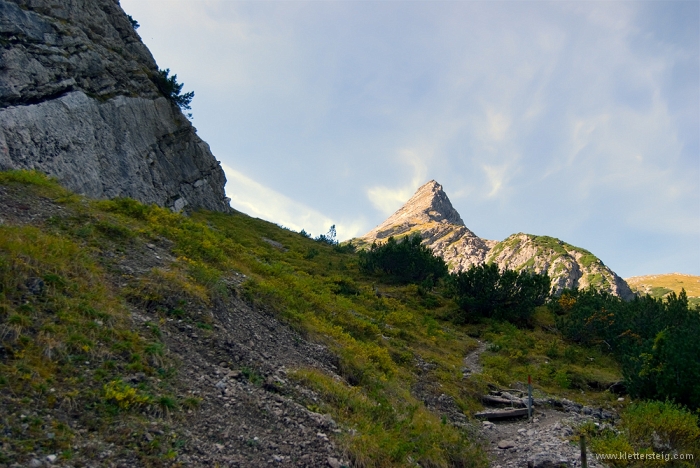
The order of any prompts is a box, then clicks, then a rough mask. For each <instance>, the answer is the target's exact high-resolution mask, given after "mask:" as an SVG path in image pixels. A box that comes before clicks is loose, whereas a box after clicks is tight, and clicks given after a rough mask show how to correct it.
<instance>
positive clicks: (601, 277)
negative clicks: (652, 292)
mask: <svg viewBox="0 0 700 468" xmlns="http://www.w3.org/2000/svg"><path fill="white" fill-rule="evenodd" d="M486 262H488V263H495V264H497V265H498V266H499V268H501V269H504V268H508V269H510V270H517V271H520V270H523V269H525V270H529V271H534V272H536V273H544V272H546V273H547V274H548V275H549V277H550V278H551V279H552V287H553V288H554V290H555V293H559V292H561V291H562V290H563V289H571V288H579V289H585V288H588V287H593V288H595V289H599V290H603V291H607V292H609V293H611V294H614V295H615V296H619V297H622V298H623V299H627V300H630V299H632V298H634V293H633V292H632V290H631V289H630V287H629V286H628V285H627V283H626V282H625V280H623V279H622V278H620V277H619V276H618V275H617V274H616V273H615V272H614V271H612V270H611V269H610V268H608V267H607V266H605V265H604V264H603V262H602V261H600V259H598V258H597V257H596V256H595V255H593V254H592V253H590V252H589V251H587V250H584V249H582V248H579V247H574V246H573V245H571V244H567V243H566V242H563V241H560V240H559V239H555V238H554V237H548V236H534V235H532V234H523V233H518V234H513V235H511V236H509V237H508V238H507V239H505V240H504V241H502V242H499V243H497V244H496V245H495V246H494V247H493V248H492V249H491V251H490V252H489V253H488V255H487V256H486Z"/></svg>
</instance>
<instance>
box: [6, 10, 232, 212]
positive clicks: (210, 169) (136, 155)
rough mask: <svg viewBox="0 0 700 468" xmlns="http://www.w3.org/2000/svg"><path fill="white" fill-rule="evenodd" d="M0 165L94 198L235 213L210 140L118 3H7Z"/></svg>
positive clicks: (177, 208) (178, 208)
mask: <svg viewBox="0 0 700 468" xmlns="http://www.w3.org/2000/svg"><path fill="white" fill-rule="evenodd" d="M0 40H2V41H3V48H2V49H0V170H7V169H36V170H39V171H41V172H44V173H47V174H49V175H52V176H55V177H56V178H58V180H59V181H60V182H61V183H63V184H64V185H66V186H67V187H68V188H70V189H72V190H74V191H76V192H79V193H83V194H85V195H88V196H91V197H95V198H111V197H132V198H135V199H137V200H139V201H142V202H145V203H156V204H158V205H161V206H168V207H171V208H173V209H175V210H180V209H183V208H185V207H188V208H205V209H209V210H215V211H228V210H230V207H229V204H228V200H227V199H226V196H225V193H224V184H225V183H226V179H225V176H224V172H223V170H222V169H221V167H220V165H219V163H218V161H217V160H216V158H214V156H213V155H212V154H211V151H210V150H209V146H208V145H207V144H206V143H205V142H204V141H202V140H201V139H200V138H199V137H198V136H197V133H196V130H195V128H194V127H193V126H192V125H191V124H190V122H189V120H188V119H187V118H186V117H185V116H184V115H183V114H182V112H181V111H180V109H179V108H178V107H177V106H176V105H174V104H173V103H172V102H171V101H170V100H168V99H166V98H165V97H164V96H163V95H162V93H161V92H160V91H159V90H158V87H157V86H156V84H155V82H154V79H155V77H156V75H157V73H158V68H157V66H156V63H155V60H154V59H153V57H152V56H151V53H150V52H149V51H148V49H147V48H146V46H145V45H144V44H143V43H142V42H141V39H140V37H139V36H138V34H137V33H136V32H135V30H134V27H133V26H132V24H131V22H130V21H129V18H128V17H127V16H126V14H125V13H124V11H123V10H122V9H121V7H120V6H119V3H118V2H116V1H114V0H89V1H85V0H61V1H58V0H0Z"/></svg>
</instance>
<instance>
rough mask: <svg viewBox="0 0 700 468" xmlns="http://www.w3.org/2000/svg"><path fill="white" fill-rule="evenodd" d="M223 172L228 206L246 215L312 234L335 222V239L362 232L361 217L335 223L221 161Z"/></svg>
mask: <svg viewBox="0 0 700 468" xmlns="http://www.w3.org/2000/svg"><path fill="white" fill-rule="evenodd" d="M221 167H222V168H223V169H224V172H225V173H226V179H227V183H226V195H227V196H228V197H229V198H230V199H231V206H232V207H233V208H235V209H236V210H238V211H242V212H243V213H246V214H248V215H250V216H253V217H256V218H261V219H265V220H268V221H272V222H274V223H277V224H280V225H282V226H285V227H287V228H290V229H292V230H295V231H301V230H302V229H304V230H306V232H309V233H311V234H313V235H314V236H316V235H318V234H325V233H326V232H327V231H328V228H330V227H331V225H333V224H335V226H336V231H337V233H338V239H339V240H346V239H350V238H352V237H356V236H358V235H361V234H364V232H363V231H364V230H365V229H366V227H365V226H366V223H365V222H364V221H363V220H352V221H350V222H342V221H340V222H338V221H336V220H333V219H331V218H330V217H328V216H325V215H323V214H322V213H319V212H318V211H316V210H314V209H313V208H310V207H308V206H306V205H303V204H301V203H299V202H296V201H294V200H292V199H291V198H289V197H287V196H285V195H282V194H281V193H279V192H277V191H275V190H273V189H271V188H268V187H265V186H263V185H262V184H259V183H258V182H256V181H254V180H252V179H250V178H249V177H246V176H245V175H243V174H241V173H240V172H238V171H236V170H234V169H233V168H231V167H229V166H227V165H226V164H222V165H221Z"/></svg>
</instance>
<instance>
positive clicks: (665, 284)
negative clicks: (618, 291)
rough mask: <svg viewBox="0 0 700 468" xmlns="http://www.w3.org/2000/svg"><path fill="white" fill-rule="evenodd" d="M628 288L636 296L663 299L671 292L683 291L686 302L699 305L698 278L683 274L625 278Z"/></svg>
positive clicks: (699, 283) (699, 282)
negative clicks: (685, 295) (686, 297)
mask: <svg viewBox="0 0 700 468" xmlns="http://www.w3.org/2000/svg"><path fill="white" fill-rule="evenodd" d="M625 281H626V282H627V284H629V286H630V288H632V290H633V291H634V292H636V293H637V294H642V295H644V294H649V295H651V296H652V297H656V298H664V297H666V296H667V295H668V294H670V293H671V292H675V293H676V294H678V293H680V292H681V290H682V289H685V292H686V294H687V295H688V302H690V304H691V305H700V276H697V275H688V274H684V273H664V274H659V275H645V276H633V277H631V278H625Z"/></svg>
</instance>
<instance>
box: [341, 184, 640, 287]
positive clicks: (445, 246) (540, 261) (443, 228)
mask: <svg viewBox="0 0 700 468" xmlns="http://www.w3.org/2000/svg"><path fill="white" fill-rule="evenodd" d="M416 233H417V234H419V235H420V236H421V238H422V239H423V244H425V245H427V246H428V247H430V249H431V250H432V251H433V252H434V253H435V254H436V255H439V256H440V257H442V258H443V259H444V260H445V262H446V263H447V265H448V266H449V268H450V271H452V272H459V271H465V270H467V269H469V268H470V267H471V266H472V265H479V264H482V263H495V264H497V265H498V266H499V267H500V268H501V269H505V268H508V269H510V270H516V271H520V270H523V269H524V270H529V271H533V272H536V273H544V272H547V273H548V274H549V276H550V277H551V278H552V288H553V289H554V291H555V293H559V292H561V291H562V290H563V289H565V288H581V289H583V288H587V287H594V288H596V289H599V290H604V291H607V292H610V293H611V294H614V295H616V296H620V297H622V298H624V299H632V298H633V297H634V293H633V292H632V291H631V290H630V288H629V286H628V285H627V283H625V281H624V280H623V279H622V278H620V277H619V276H618V275H617V274H615V272H614V271H612V270H611V269H610V268H608V267H607V266H605V265H604V264H603V262H602V261H600V259H598V258H597V257H596V256H595V255H593V254H592V253H590V252H588V251H587V250H584V249H581V248H578V247H574V246H573V245H570V244H567V243H565V242H562V241H560V240H559V239H555V238H553V237H547V236H534V235H531V234H522V233H519V234H513V235H511V236H509V237H508V238H507V239H505V240H504V241H502V242H498V241H492V240H487V239H482V238H480V237H479V236H477V235H476V234H474V233H473V232H472V231H470V230H469V229H468V228H467V227H466V226H465V225H464V221H462V218H461V217H460V215H459V213H458V212H457V210H455V209H454V207H453V206H452V203H450V200H449V198H448V197H447V195H446V194H445V192H444V191H443V190H442V186H441V185H440V184H438V183H437V182H435V181H434V180H431V181H430V182H428V183H427V184H425V185H423V186H421V187H420V188H419V189H418V190H417V191H416V193H415V195H413V197H411V199H410V200H408V201H407V202H406V204H405V205H404V206H402V207H401V208H400V209H399V210H398V211H396V213H394V214H393V215H391V216H390V217H389V218H388V219H387V220H386V221H384V222H383V223H382V224H380V225H379V226H377V227H376V228H374V229H372V230H371V231H370V232H368V233H367V234H365V235H364V236H362V237H360V238H358V239H355V240H354V243H355V244H356V245H358V246H360V247H366V246H368V245H370V244H372V243H373V242H378V243H381V242H382V241H384V240H386V239H387V238H389V237H390V236H397V237H403V236H407V235H413V234H416Z"/></svg>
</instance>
